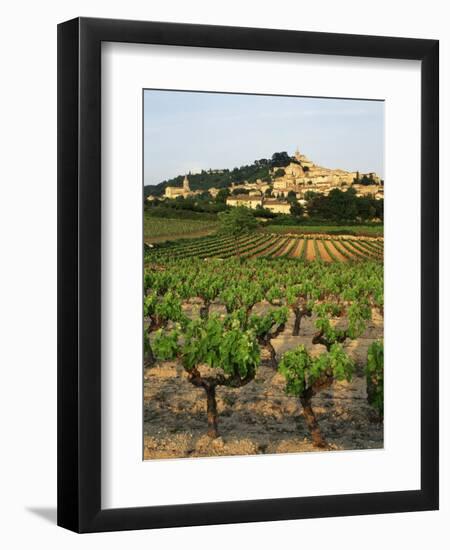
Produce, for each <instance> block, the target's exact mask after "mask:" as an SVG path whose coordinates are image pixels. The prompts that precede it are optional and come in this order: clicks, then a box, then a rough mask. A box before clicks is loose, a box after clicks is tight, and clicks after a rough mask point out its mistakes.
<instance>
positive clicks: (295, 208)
mask: <svg viewBox="0 0 450 550" xmlns="http://www.w3.org/2000/svg"><path fill="white" fill-rule="evenodd" d="M304 213H305V209H304V208H303V206H302V205H301V204H299V203H298V202H293V203H292V204H291V214H292V215H293V216H295V217H296V218H301V217H302V216H303V214H304Z"/></svg>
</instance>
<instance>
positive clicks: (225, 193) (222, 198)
mask: <svg viewBox="0 0 450 550" xmlns="http://www.w3.org/2000/svg"><path fill="white" fill-rule="evenodd" d="M229 196H230V191H229V189H221V190H220V191H219V192H218V193H217V195H216V202H221V203H226V202H227V198H228V197H229Z"/></svg>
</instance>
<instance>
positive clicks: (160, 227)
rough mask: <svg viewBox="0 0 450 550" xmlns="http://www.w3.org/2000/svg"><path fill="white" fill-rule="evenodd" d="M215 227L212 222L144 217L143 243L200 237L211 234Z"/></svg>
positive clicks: (215, 224) (215, 223)
mask: <svg viewBox="0 0 450 550" xmlns="http://www.w3.org/2000/svg"><path fill="white" fill-rule="evenodd" d="M217 225H218V224H217V222H216V221H214V220H202V219H198V220H190V219H178V218H157V217H153V216H148V215H144V241H145V242H146V243H159V242H163V241H167V240H172V239H184V238H192V237H202V236H204V235H209V234H210V233H213V232H214V231H215V230H216V229H217Z"/></svg>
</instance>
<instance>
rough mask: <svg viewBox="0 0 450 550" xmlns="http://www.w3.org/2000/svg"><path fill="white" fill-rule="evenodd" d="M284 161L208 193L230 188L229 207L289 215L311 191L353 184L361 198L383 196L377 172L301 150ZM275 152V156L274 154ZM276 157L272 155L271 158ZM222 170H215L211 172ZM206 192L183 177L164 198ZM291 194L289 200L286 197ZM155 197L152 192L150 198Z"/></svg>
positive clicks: (381, 182)
mask: <svg viewBox="0 0 450 550" xmlns="http://www.w3.org/2000/svg"><path fill="white" fill-rule="evenodd" d="M278 155H280V156H281V155H284V158H283V159H282V162H281V163H280V162H278V163H272V164H278V165H271V166H270V167H269V169H268V177H267V178H264V179H261V178H257V179H256V180H255V181H247V180H244V181H239V182H234V181H232V182H230V184H229V185H228V186H227V187H221V188H218V187H209V188H208V189H207V192H208V193H209V194H210V195H211V196H212V197H216V196H217V194H218V193H219V192H220V191H222V190H223V189H227V190H228V193H229V194H228V196H227V198H226V204H227V205H228V206H245V207H247V208H251V209H260V208H264V209H267V210H270V211H271V212H273V213H277V214H289V213H290V210H291V206H292V202H293V200H294V201H295V202H298V204H300V205H304V204H305V203H306V200H305V195H306V193H308V192H314V193H320V194H322V195H328V194H329V193H330V191H331V190H332V189H336V188H338V189H340V190H341V191H345V190H347V189H348V188H350V187H352V188H353V189H354V191H355V192H356V195H357V196H358V197H363V196H369V195H370V196H372V197H373V198H375V199H383V198H384V185H383V181H382V179H381V178H380V177H379V176H378V175H377V174H376V173H374V172H369V173H359V172H348V171H346V170H342V169H331V168H325V167H323V166H319V165H317V164H315V163H314V162H313V161H311V160H310V159H308V158H307V157H306V156H305V155H304V154H302V153H300V151H299V150H298V148H297V150H296V151H295V153H294V155H293V156H292V157H289V156H287V155H286V154H285V153H282V154H278ZM275 156H276V155H274V157H275ZM272 158H273V157H272ZM213 172H214V173H222V172H223V171H212V170H209V171H208V173H209V174H211V173H213ZM203 193H205V189H197V190H191V188H190V182H189V177H188V176H187V175H186V176H185V177H184V180H183V183H182V186H181V187H178V186H172V185H167V186H166V187H165V189H164V195H163V198H164V199H166V200H171V199H176V198H178V197H184V198H188V197H194V196H196V195H201V194H203ZM288 197H289V198H290V200H287V199H288ZM154 198H155V197H154V196H153V195H149V196H148V197H147V199H148V200H153V199H154Z"/></svg>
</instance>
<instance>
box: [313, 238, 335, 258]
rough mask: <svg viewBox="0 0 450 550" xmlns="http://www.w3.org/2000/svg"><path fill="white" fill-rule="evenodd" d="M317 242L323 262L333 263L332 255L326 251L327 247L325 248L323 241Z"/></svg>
mask: <svg viewBox="0 0 450 550" xmlns="http://www.w3.org/2000/svg"><path fill="white" fill-rule="evenodd" d="M316 242H317V248H318V250H319V254H320V257H321V258H322V260H323V261H324V262H327V263H330V262H332V261H333V260H332V258H330V255H329V254H328V252H327V251H326V250H325V247H324V246H323V241H322V240H321V239H317V240H316Z"/></svg>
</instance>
